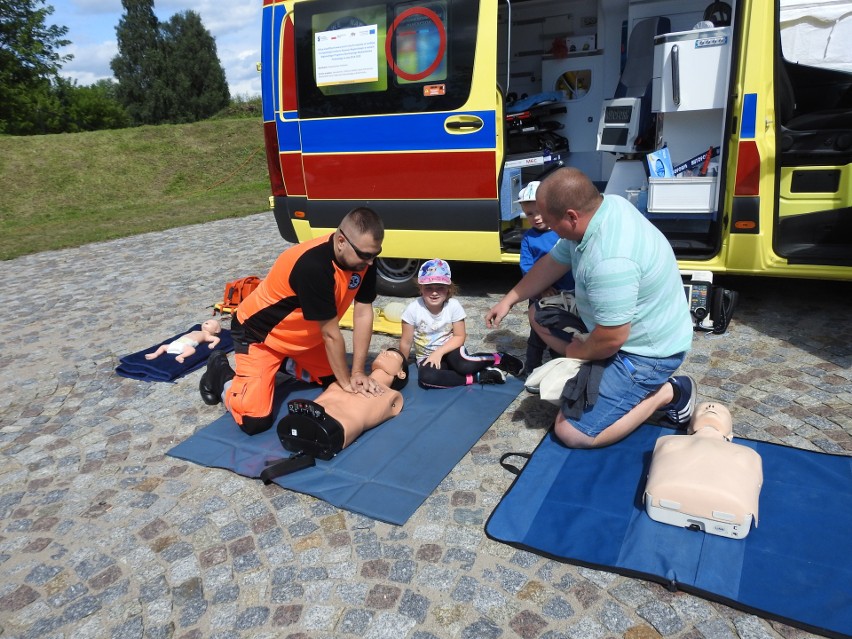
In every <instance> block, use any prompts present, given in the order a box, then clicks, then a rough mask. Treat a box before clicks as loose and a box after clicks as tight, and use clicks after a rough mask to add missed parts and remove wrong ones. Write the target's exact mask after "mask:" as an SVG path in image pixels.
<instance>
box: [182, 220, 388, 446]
mask: <svg viewBox="0 0 852 639" xmlns="http://www.w3.org/2000/svg"><path fill="white" fill-rule="evenodd" d="M383 239H384V225H383V223H382V220H381V218H379V216H378V215H377V214H376V213H375V212H374V211H373V210H372V209H369V208H366V207H359V208H356V209H353V210H352V211H350V212H349V213H347V214H346V217H344V218H343V220H342V221H341V223H340V225H339V227H338V228H337V230H336V231H335V232H334V233H332V234H330V235H325V236H322V237H318V238H316V239H313V240H310V241H308V242H303V243H302V244H298V245H296V246H293V247H291V248H289V249H287V250H286V251H284V252H283V253H282V254H281V255H280V256H279V257H278V259H277V260H276V261H275V264H273V266H272V269H270V271H269V274H268V275H267V276H266V278H265V279H264V280H263V281H262V282H261V283H260V285H259V286H258V287H257V288H256V289H255V290H254V291H253V292H252V293H251V295H249V296H248V297H247V298H246V299H245V300H244V301H243V302H242V303H241V304H240V305H239V307H237V310H236V312H235V313H234V315H233V316H232V319H231V335H232V337H233V339H234V352H235V367H236V370H233V369H231V367H230V365H229V364H228V359H227V356H225V354H224V353H222V352H221V351H214V353H213V354H212V355H211V357H210V358H209V360H208V363H207V371H206V372H205V373H204V375H202V377H201V382H200V383H199V390H200V391H201V397H202V399H203V400H204V402H205V403H206V404H211V405H212V404H217V403H219V401H224V403H225V408H227V409H228V410H229V411H231V414H232V415H233V416H234V419H235V420H236V422H237V424H239V426H240V428H241V429H242V430H243V431H244V432H246V433H247V434H249V435H256V434H258V433H262V432H263V431H265V430H268V429H269V428H270V427H271V426H272V424H273V414H272V395H273V391H274V388H275V375H276V373H277V372H278V370H279V369H280V368H281V367H282V364H284V366H285V369H286V370H287V372H289V373H291V374H293V375H294V376H295V377H297V378H300V379H303V380H305V381H311V382H315V383H319V384H322V385H323V386H328V385H329V384H331V383H332V382H333V381H337V382H338V384H339V385H340V386H341V388H343V390H345V391H346V392H349V393H361V394H363V395H379V394H381V393H382V392H383V390H384V389H383V388H382V387H381V386H380V385H379V384H378V383H377V382H376V381H375V380H374V379H372V378H371V377H369V376H367V375H366V374H365V373H364V367H365V364H366V359H367V352H368V351H369V348H370V339H371V337H372V331H373V307H372V303H373V301H374V300H375V298H376V267H375V265H374V264H373V262H374V261H375V259H376V257H377V256H378V255H379V253H381V250H382V240H383ZM353 300H354V302H355V306H354V313H353V331H352V344H353V351H354V352H353V356H352V370H351V371H350V370H349V366H348V365H347V363H346V344H345V341H344V339H343V335H342V334H341V332H340V326H339V323H338V322H339V319H340V317H342V316H343V313H344V312H345V311H346V310H347V309H348V308H349V305H350V304H352V302H353ZM217 353H218V355H217ZM213 355H215V357H214V356H213Z"/></svg>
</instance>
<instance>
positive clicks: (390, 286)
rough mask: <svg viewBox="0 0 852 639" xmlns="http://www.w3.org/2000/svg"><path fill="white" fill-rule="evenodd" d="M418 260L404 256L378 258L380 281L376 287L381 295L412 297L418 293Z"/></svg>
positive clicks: (377, 266) (377, 268)
mask: <svg viewBox="0 0 852 639" xmlns="http://www.w3.org/2000/svg"><path fill="white" fill-rule="evenodd" d="M419 266H420V262H419V261H418V260H409V259H406V258H403V257H380V258H379V259H378V260H376V270H377V275H378V281H377V282H376V287H377V288H378V291H379V293H380V294H381V295H391V296H393V297H412V296H414V295H417V294H418V292H419V291H418V288H417V268H418V267H419Z"/></svg>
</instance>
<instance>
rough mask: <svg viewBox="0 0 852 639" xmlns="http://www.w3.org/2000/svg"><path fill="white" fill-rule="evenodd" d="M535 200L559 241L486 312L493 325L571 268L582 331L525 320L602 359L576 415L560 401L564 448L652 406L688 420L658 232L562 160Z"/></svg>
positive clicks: (611, 433) (673, 271)
mask: <svg viewBox="0 0 852 639" xmlns="http://www.w3.org/2000/svg"><path fill="white" fill-rule="evenodd" d="M536 204H537V207H538V210H539V212H540V213H541V215H542V217H543V218H544V221H545V222H546V223H547V225H548V226H549V227H550V228H551V229H553V230H554V231H556V233H557V235H559V237H560V240H559V241H558V242H557V243H556V245H555V246H554V247H553V249H552V250H551V251H550V253H548V254H547V255H545V256H544V257H542V258H541V259H540V260H539V261H538V262H537V263H536V264H535V266H533V268H532V269H531V270H530V271H529V272H528V273H527V274H526V275H525V276H524V277H523V279H521V281H520V282H519V283H518V284H517V285H516V286H515V287H514V288H513V289H512V290H511V291H509V292H508V293H507V294H506V295H505V296H504V297H503V299H501V300H500V301H499V302H498V303H497V304H496V305H495V306H494V307H492V308H491V309H490V310H489V311H488V313H487V314H486V318H485V321H486V325H487V326H489V327H496V326H499V324H500V321H501V320H502V319H503V318H504V317H505V316H506V315H507V314H508V313H509V311H510V310H511V308H512V307H513V306H514V305H515V304H517V303H518V302H521V301H523V300H525V299H529V298H530V297H534V296H535V295H536V294H538V292H539V291H542V290H544V289H546V288H547V287H548V286H550V285H551V284H552V283H553V282H555V281H556V280H558V279H559V278H560V277H562V276H563V275H564V274H565V273H566V272H567V271H568V270H571V271H572V272H573V274H574V280H575V282H576V288H575V291H574V293H575V296H576V302H577V313H578V314H579V316H580V319H582V321H583V323H584V324H585V325H586V327H587V328H588V329H589V332H588V334H586V335H583V336H581V337H575V338H574V339H571V340H570V341H566V340H565V339H564V335H565V334H564V333H561V332H556V331H555V332H553V333H552V332H551V331H550V330H549V329H548V328H545V327H543V326H541V325H540V324H538V323H536V322H534V323H533V329H534V330H535V331H536V332H537V333H538V334H539V336H540V337H541V338H542V339H543V340H544V341H545V342H546V343H547V345H548V346H550V347H551V348H552V349H554V350H555V351H556V352H558V353H561V354H563V355H564V356H565V357H572V358H576V359H582V360H586V361H598V362H602V363H603V364H604V369H603V374H602V376H601V379H600V385H599V388H598V397H597V399H596V401H595V403H594V404H593V405H591V406H586V407H585V408H584V409H583V410H582V413H581V414H580V415H579V416H577V417H574V416H570V417H566V416H565V412H566V411H567V412H569V413H570V412H571V411H568V406H567V405H566V404H565V403H564V402H563V406H562V410H560V412H559V413H558V414H557V416H556V423H555V433H556V436H557V437H559V439H560V440H561V441H562V442H563V443H565V445H567V446H569V447H572V448H596V447H600V446H608V445H609V444H612V443H615V442H616V441H618V440H620V439H622V438H624V437H626V436H627V435H628V434H630V433H631V432H632V431H633V430H635V429H636V428H637V427H638V426H639V425H641V424H642V423H644V422H645V421H647V419H648V418H649V417H650V416H651V415H652V414H653V413H654V412H656V411H658V410H662V411H665V412H666V415H667V417H668V419H669V420H670V421H672V422H673V423H674V424H676V425H678V426H680V425H685V424H687V423H688V422H689V420H690V419H691V417H692V411H693V408H694V406H695V401H696V396H697V387H696V384H695V382H694V381H693V380H692V378H690V377H689V376H685V375H684V376H677V377H673V376H672V375H673V374H674V372H675V371H676V370H677V368H678V367H679V366H680V365H681V363H682V362H683V360H684V358H685V357H686V354H687V352H688V351H689V349H690V347H691V344H692V320H691V318H690V315H689V309H688V307H687V304H686V303H685V301H684V294H683V282H682V280H681V277H680V272H679V270H678V267H677V262H676V260H675V256H674V252H673V251H672V248H671V246H670V245H669V243H668V241H667V240H666V238H665V236H664V235H663V234H662V233H661V232H660V231H659V230H658V229H656V228H655V227H654V226H653V225H652V224H651V223H650V222H649V221H648V220H647V219H646V218H645V217H644V216H643V215H642V214H641V213H640V212H639V211H637V210H636V208H635V207H633V205H632V204H630V203H629V202H627V200H625V199H624V198H622V197H619V196H617V195H606V196H602V195H601V194H600V193H599V192H598V190H597V188H596V187H595V186H594V184H592V182H591V180H589V178H588V177H587V176H586V175H584V174H583V173H582V172H581V171H579V170H577V169H573V168H563V169H559V170H558V171H556V172H554V173H553V174H551V175H550V176H548V177H547V178H546V179H545V180H544V181H543V182H542V183H541V186H539V188H538V192H537V193H536Z"/></svg>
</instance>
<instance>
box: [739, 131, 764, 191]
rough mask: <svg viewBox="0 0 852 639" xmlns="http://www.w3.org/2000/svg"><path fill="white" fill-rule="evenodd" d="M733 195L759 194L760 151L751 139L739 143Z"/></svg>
mask: <svg viewBox="0 0 852 639" xmlns="http://www.w3.org/2000/svg"><path fill="white" fill-rule="evenodd" d="M734 195H752V196H753V195H760V151H758V149H757V144H756V143H755V142H754V141H753V140H746V141H743V142H740V144H739V151H738V153H737V178H736V182H735V185H734Z"/></svg>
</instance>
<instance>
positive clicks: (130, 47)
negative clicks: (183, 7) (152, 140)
mask: <svg viewBox="0 0 852 639" xmlns="http://www.w3.org/2000/svg"><path fill="white" fill-rule="evenodd" d="M121 4H122V6H123V7H124V15H123V16H122V18H121V20H120V21H119V23H118V26H117V27H116V30H115V31H116V35H117V36H118V55H117V56H116V57H114V58H113V59H112V62H111V63H110V66H111V67H112V71H113V73H114V74H115V77H116V79H117V80H118V93H117V97H118V100H119V102H121V104H123V105H124V107H125V108H126V109H127V112H128V114H129V115H130V117H131V119H132V120H133V121H134V122H135V123H136V124H159V123H162V122H195V121H196V120H200V119H202V118H207V117H210V116H211V115H213V114H215V113H216V112H217V111H219V110H221V109H223V108H224V107H226V106H227V105H228V101H229V99H230V96H229V94H228V85H227V83H226V82H225V71H224V70H223V69H222V65H221V63H220V62H219V58H218V56H217V54H216V41H215V40H214V39H213V36H212V35H210V32H209V31H207V29H205V28H204V25H203V24H202V23H201V17H200V16H199V15H198V14H197V13H195V12H194V11H185V12H183V13H178V14H175V15H174V16H172V17H171V19H170V20H169V21H168V22H167V23H164V24H161V23H160V22H159V21H158V20H157V17H156V16H155V15H154V1H153V0H121Z"/></svg>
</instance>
